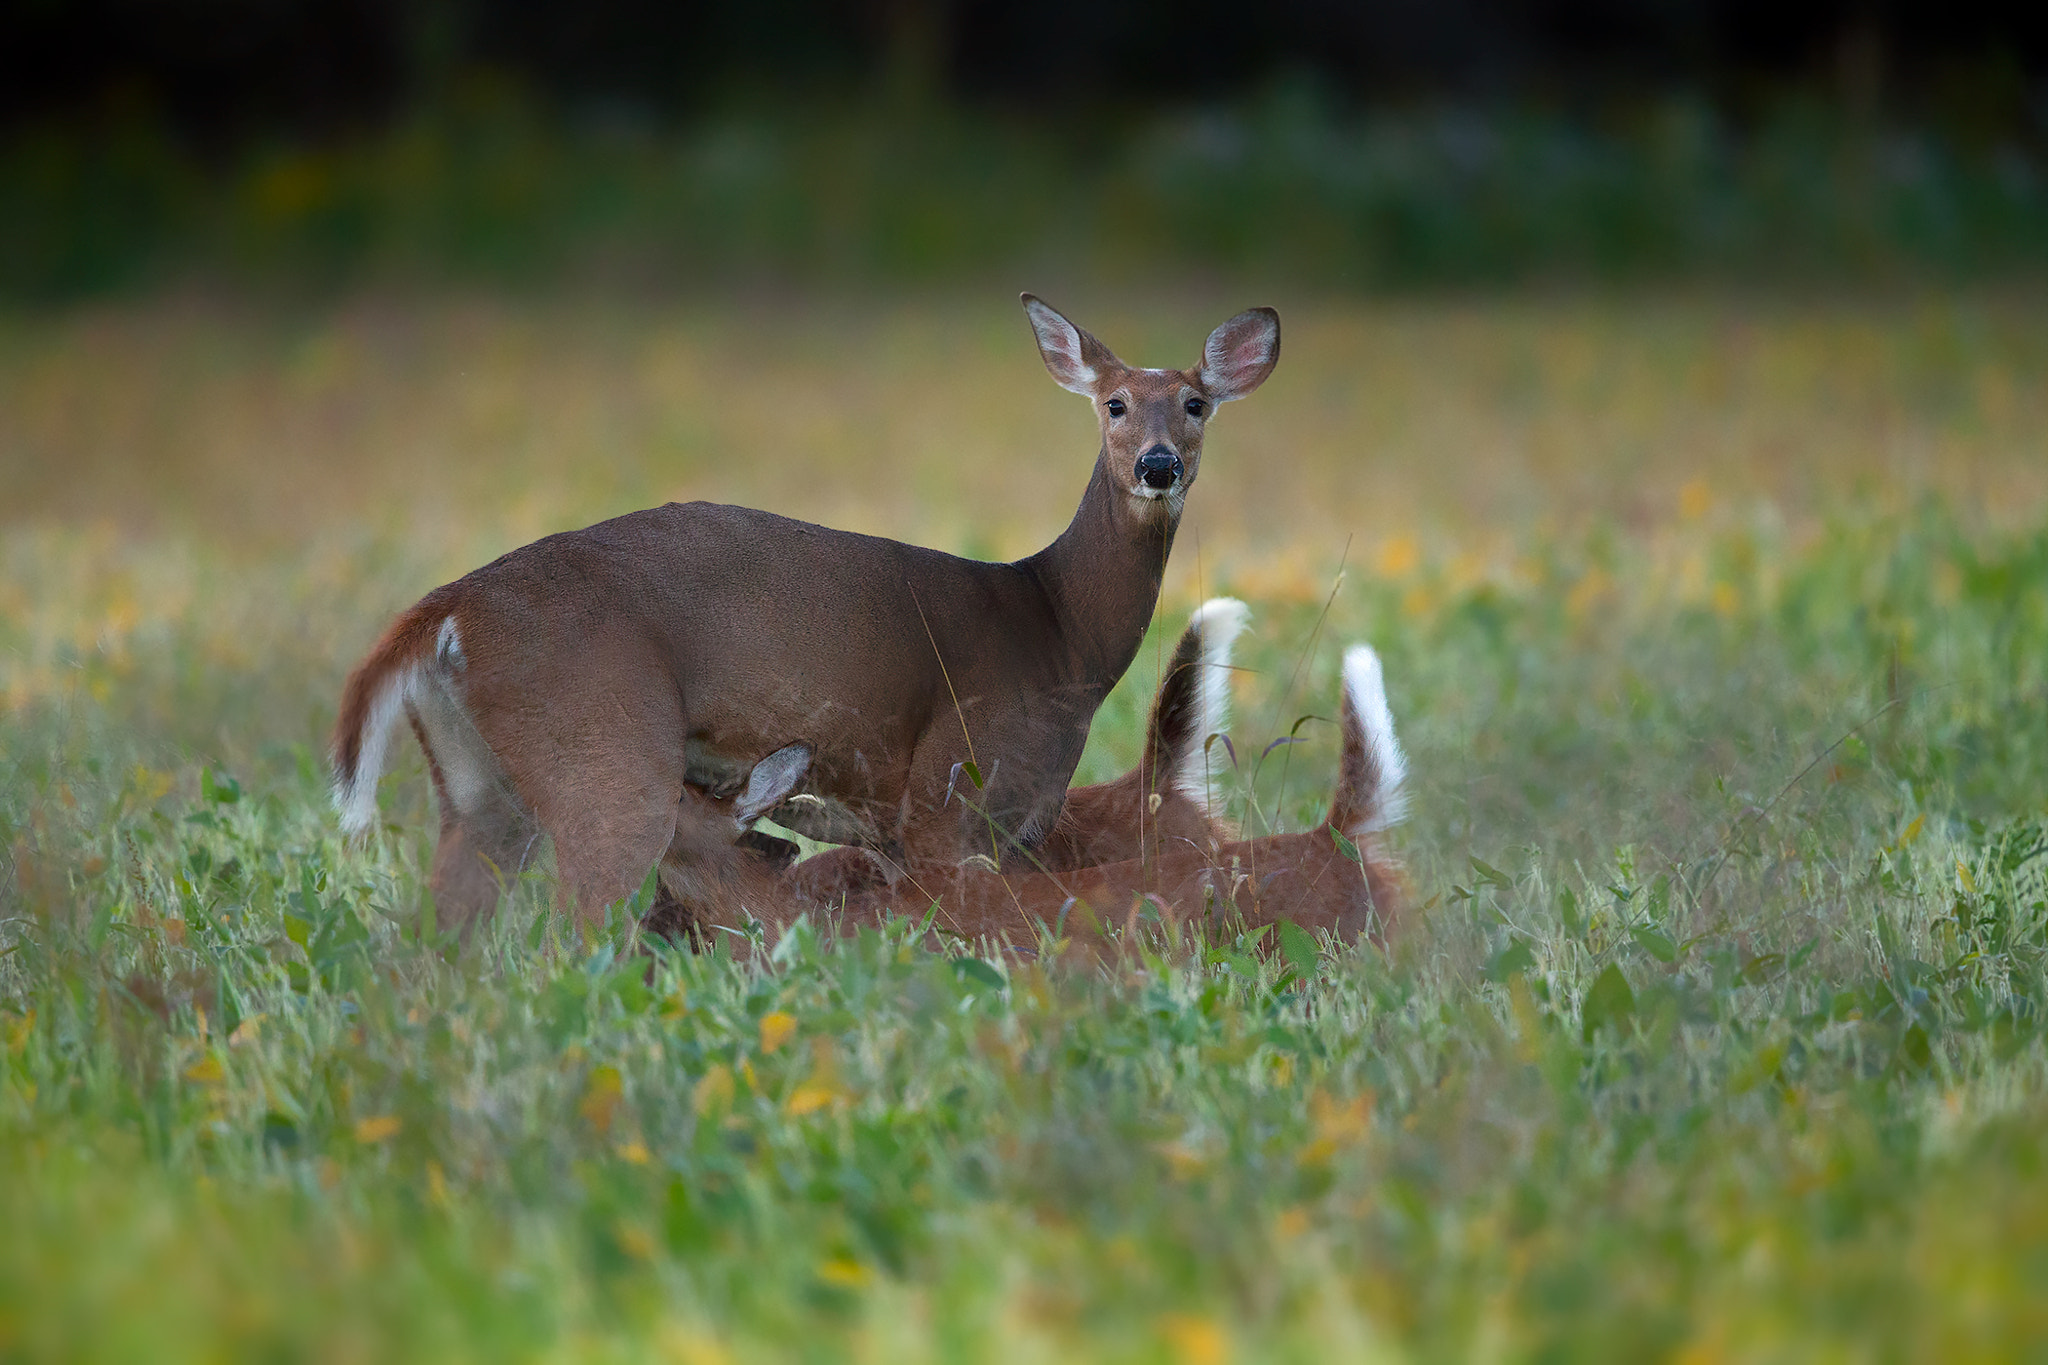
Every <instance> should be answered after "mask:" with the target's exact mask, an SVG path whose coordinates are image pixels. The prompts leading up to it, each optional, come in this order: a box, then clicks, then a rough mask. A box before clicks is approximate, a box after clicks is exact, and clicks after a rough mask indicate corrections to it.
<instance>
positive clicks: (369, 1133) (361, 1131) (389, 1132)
mask: <svg viewBox="0 0 2048 1365" xmlns="http://www.w3.org/2000/svg"><path fill="white" fill-rule="evenodd" d="M404 1126H405V1125H404V1124H402V1123H400V1122H399V1121H398V1115H396V1114H373V1115H371V1116H370V1117H369V1118H366V1119H357V1120H356V1141H357V1142H360V1143H362V1144H363V1145H364V1146H365V1147H368V1146H370V1145H371V1144H372V1143H377V1142H384V1141H386V1140H388V1139H390V1138H395V1137H397V1136H398V1130H399V1129H400V1128H403V1127H404Z"/></svg>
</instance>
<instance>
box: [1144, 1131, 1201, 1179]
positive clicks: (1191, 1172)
mask: <svg viewBox="0 0 2048 1365" xmlns="http://www.w3.org/2000/svg"><path fill="white" fill-rule="evenodd" d="M1155 1150H1156V1151H1157V1152H1158V1153H1159V1155H1161V1156H1163V1157H1165V1158H1166V1164H1167V1165H1168V1166H1171V1167H1172V1168H1173V1178H1174V1179H1175V1180H1190V1179H1193V1178H1194V1177H1195V1176H1198V1175H1200V1174H1201V1173H1202V1168H1203V1167H1204V1166H1207V1165H1208V1164H1209V1159H1208V1157H1207V1156H1206V1155H1204V1154H1203V1153H1202V1152H1200V1151H1199V1150H1197V1149H1195V1148H1193V1147H1190V1146H1189V1145H1188V1144H1187V1142H1186V1140H1185V1139H1181V1140H1176V1141H1173V1142H1162V1143H1160V1144H1159V1145H1158V1146H1157V1148H1155Z"/></svg>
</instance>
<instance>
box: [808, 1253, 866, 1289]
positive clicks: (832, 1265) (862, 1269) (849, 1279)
mask: <svg viewBox="0 0 2048 1365" xmlns="http://www.w3.org/2000/svg"><path fill="white" fill-rule="evenodd" d="M818 1278H819V1279H821V1280H823V1281H824V1282H825V1283H826V1284H834V1285H838V1286H839V1287H840V1288H841V1289H859V1288H861V1287H862V1286H864V1285H866V1284H867V1283H868V1281H869V1280H871V1279H873V1278H874V1274H873V1272H871V1271H870V1270H869V1269H868V1268H867V1267H866V1266H864V1265H862V1264H861V1263H860V1262H859V1261H856V1260H854V1259H853V1258H852V1257H850V1256H834V1257H833V1258H832V1259H831V1260H829V1261H826V1262H824V1263H823V1264H821V1265H820V1266H819V1267H818Z"/></svg>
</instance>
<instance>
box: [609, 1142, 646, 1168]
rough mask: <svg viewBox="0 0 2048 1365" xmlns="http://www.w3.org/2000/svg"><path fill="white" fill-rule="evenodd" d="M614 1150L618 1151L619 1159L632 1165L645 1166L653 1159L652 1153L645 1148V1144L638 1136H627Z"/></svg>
mask: <svg viewBox="0 0 2048 1365" xmlns="http://www.w3.org/2000/svg"><path fill="white" fill-rule="evenodd" d="M614 1150H615V1151H617V1152H618V1154H619V1159H620V1160H621V1161H624V1162H626V1163H627V1164H628V1165H632V1166H645V1165H646V1164H647V1163H648V1162H650V1161H652V1160H653V1159H654V1157H653V1154H652V1153H650V1152H649V1151H648V1150H647V1144H646V1143H644V1142H642V1141H641V1140H640V1139H639V1138H629V1139H628V1140H626V1141H625V1142H622V1143H620V1144H619V1145H618V1146H617V1147H616V1148H615V1149H614Z"/></svg>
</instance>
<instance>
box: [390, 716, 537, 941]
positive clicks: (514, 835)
mask: <svg viewBox="0 0 2048 1365" xmlns="http://www.w3.org/2000/svg"><path fill="white" fill-rule="evenodd" d="M408 718H409V719H410V720H411V722H412V729H413V734H414V735H415V736H417V737H418V739H419V742H420V748H421V749H422V750H424V751H425V752H426V755H427V768H428V771H429V773H430V774H431V775H432V777H433V782H434V800H435V803H436V804H437V805H438V806H439V808H440V812H441V837H440V840H439V842H438V843H437V844H436V845H435V848H434V866H433V871H432V873H431V875H430V877H429V879H428V882H427V886H428V889H429V891H431V892H432V894H433V897H434V912H435V918H436V920H437V921H438V923H439V926H440V927H441V928H443V929H459V930H460V931H461V932H462V934H463V936H464V937H465V938H466V937H468V935H469V934H470V933H471V932H472V931H473V930H474V928H475V926H476V925H477V924H479V923H481V922H482V921H484V920H486V919H488V918H489V917H490V916H491V915H492V914H493V913H494V912H495V911H496V910H497V908H498V900H499V898H500V897H501V896H502V895H503V894H504V893H505V892H506V891H507V890H509V889H510V888H511V885H512V883H513V881H514V880H515V879H517V877H518V876H519V874H520V872H522V871H523V870H524V869H525V867H526V864H527V861H528V860H529V859H530V858H531V857H532V854H533V851H534V848H535V846H536V845H537V844H538V842H539V837H540V830H539V827H538V826H537V825H536V824H535V823H534V820H533V816H532V815H531V814H530V813H529V812H528V811H527V809H526V807H525V806H524V805H523V804H522V803H521V802H520V800H519V797H518V795H517V794H516V793H515V792H514V791H513V790H512V785H511V783H510V782H509V781H508V780H506V777H505V774H504V772H503V770H502V769H501V768H499V766H498V762H497V759H496V758H495V757H493V756H492V754H491V751H490V747H489V746H488V745H486V744H485V743H484V741H483V736H482V735H480V734H478V733H477V729H476V726H475V725H474V724H472V723H471V722H470V719H469V716H468V714H467V713H466V712H465V711H464V710H463V709H462V705H461V703H460V702H459V701H458V700H457V699H456V698H455V697H454V695H453V694H452V693H450V692H449V691H447V689H446V688H445V687H439V686H429V687H427V688H424V689H422V691H421V694H420V696H419V697H418V698H417V700H416V701H415V703H414V705H413V707H412V708H411V711H410V714H409V717H408Z"/></svg>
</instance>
